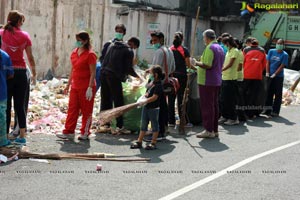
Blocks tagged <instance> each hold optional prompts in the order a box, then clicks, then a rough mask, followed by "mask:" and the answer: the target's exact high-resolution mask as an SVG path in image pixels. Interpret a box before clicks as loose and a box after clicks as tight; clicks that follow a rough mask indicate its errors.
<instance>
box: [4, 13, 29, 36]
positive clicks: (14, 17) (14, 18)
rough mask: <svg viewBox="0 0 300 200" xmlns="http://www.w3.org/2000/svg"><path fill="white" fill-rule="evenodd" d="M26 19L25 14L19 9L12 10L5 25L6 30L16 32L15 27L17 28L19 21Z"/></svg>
mask: <svg viewBox="0 0 300 200" xmlns="http://www.w3.org/2000/svg"><path fill="white" fill-rule="evenodd" d="M21 21H23V22H24V21H25V16H24V14H23V13H21V12H19V11H18V10H12V11H10V12H9V13H8V16H7V22H6V24H5V25H4V27H3V28H4V30H5V31H9V32H14V29H13V28H14V27H15V28H17V27H18V24H19V22H21Z"/></svg>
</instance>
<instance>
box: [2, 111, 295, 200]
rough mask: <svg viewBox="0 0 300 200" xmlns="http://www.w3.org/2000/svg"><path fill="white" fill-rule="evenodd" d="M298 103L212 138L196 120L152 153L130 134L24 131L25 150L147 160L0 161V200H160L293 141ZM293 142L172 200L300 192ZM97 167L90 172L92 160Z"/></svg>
mask: <svg viewBox="0 0 300 200" xmlns="http://www.w3.org/2000/svg"><path fill="white" fill-rule="evenodd" d="M299 111H300V107H299V106H288V107H284V108H282V111H281V116H280V117H278V118H272V119H266V118H263V117H259V118H257V119H255V120H253V121H248V122H246V123H243V124H240V125H238V126H233V127H228V126H220V137H219V138H218V139H198V138H196V136H195V135H196V134H197V133H198V132H200V131H201V130H202V127H201V126H198V127H194V128H192V129H189V132H188V134H187V136H181V135H178V133H177V132H176V130H170V131H171V133H170V134H169V135H168V136H167V140H166V141H164V142H160V143H158V149H157V150H155V151H146V150H143V149H141V150H131V149H129V145H130V143H131V141H133V140H134V139H136V137H137V135H129V136H128V135H127V136H112V135H109V134H96V135H95V136H94V137H92V138H91V139H90V141H89V142H78V141H63V140H59V139H57V138H56V137H55V136H54V135H47V134H38V135H29V136H28V145H27V146H28V147H29V149H30V151H31V152H39V153H65V152H70V153H71V152H72V153H76V152H77V153H79V152H80V153H94V152H105V153H112V154H115V155H117V156H122V157H125V158H128V159H130V158H151V161H150V162H112V161H85V160H59V161H53V160H51V161H50V164H46V163H39V162H34V161H30V160H18V161H14V162H10V163H7V164H1V165H0V180H1V186H0V199H1V200H2V199H3V200H4V199H5V200H6V199H7V200H9V199H14V200H15V199H56V200H60V199H61V200H63V199H82V200H85V199H87V200H89V199H138V200H143V199H160V198H163V197H165V196H167V195H169V194H171V193H173V192H175V191H178V190H180V189H182V188H185V187H186V186H189V185H191V184H193V183H196V182H199V181H201V180H203V179H205V178H207V177H210V176H213V175H216V174H217V173H218V172H220V171H222V170H224V169H226V168H228V167H230V166H232V165H235V164H237V163H239V162H241V161H243V160H245V159H248V158H251V157H253V156H255V155H258V154H261V153H263V152H266V151H269V150H272V149H275V148H277V147H281V146H283V145H286V144H289V143H292V142H296V141H299V140H300V133H299V132H300V131H299V130H300V123H299V119H300V112H299ZM299 147H300V144H297V145H294V146H291V147H289V148H285V149H283V150H280V151H277V152H274V153H272V154H269V155H266V156H264V157H261V158H258V159H256V160H253V161H252V162H249V163H247V164H245V165H243V166H241V167H240V168H237V169H235V170H234V171H228V172H227V173H226V174H224V175H222V176H220V177H217V178H215V179H212V180H211V181H209V182H207V183H205V184H202V185H201V186H199V187H196V188H194V189H193V190H190V191H188V192H185V193H182V194H181V195H179V196H178V197H177V198H175V199H204V200H206V199H208V200H210V199H214V200H216V199H222V200H223V199H224V200H227V199H228V200H229V199H230V200H232V199H234V200H235V199H238V200H240V199H246V200H248V199H270V200H271V199H272V200H273V199H276V200H277V199H284V200H286V199H288V200H290V199H291V200H294V199H295V200H298V199H299V197H300V190H299V185H300V173H299V172H300V148H299ZM97 164H101V165H102V171H101V172H97V171H96V165H97Z"/></svg>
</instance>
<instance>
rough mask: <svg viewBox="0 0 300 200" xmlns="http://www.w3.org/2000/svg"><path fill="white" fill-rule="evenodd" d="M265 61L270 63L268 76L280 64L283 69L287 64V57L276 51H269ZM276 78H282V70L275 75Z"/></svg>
mask: <svg viewBox="0 0 300 200" xmlns="http://www.w3.org/2000/svg"><path fill="white" fill-rule="evenodd" d="M267 60H268V61H269V63H270V75H272V74H274V73H275V72H276V70H277V69H278V68H279V67H280V65H281V64H284V66H285V67H287V66H288V64H289V55H288V54H287V53H286V52H285V51H282V52H278V51H277V50H276V49H270V50H269V52H268V56H267ZM277 77H283V69H282V71H281V72H280V73H279V74H277Z"/></svg>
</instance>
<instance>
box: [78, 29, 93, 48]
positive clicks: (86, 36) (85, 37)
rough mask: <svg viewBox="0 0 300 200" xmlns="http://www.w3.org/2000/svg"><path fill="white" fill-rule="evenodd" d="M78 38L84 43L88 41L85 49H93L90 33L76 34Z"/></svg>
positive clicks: (81, 32)
mask: <svg viewBox="0 0 300 200" xmlns="http://www.w3.org/2000/svg"><path fill="white" fill-rule="evenodd" d="M76 38H79V39H81V40H83V41H87V43H86V44H85V45H84V46H83V47H84V48H85V49H90V48H91V47H92V45H91V38H90V35H89V33H88V32H86V31H80V32H79V33H77V34H76Z"/></svg>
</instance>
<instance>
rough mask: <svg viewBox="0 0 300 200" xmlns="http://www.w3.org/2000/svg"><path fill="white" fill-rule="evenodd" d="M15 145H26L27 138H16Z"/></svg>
mask: <svg viewBox="0 0 300 200" xmlns="http://www.w3.org/2000/svg"><path fill="white" fill-rule="evenodd" d="M13 143H14V144H18V145H26V139H25V138H16V139H15V141H13Z"/></svg>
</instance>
